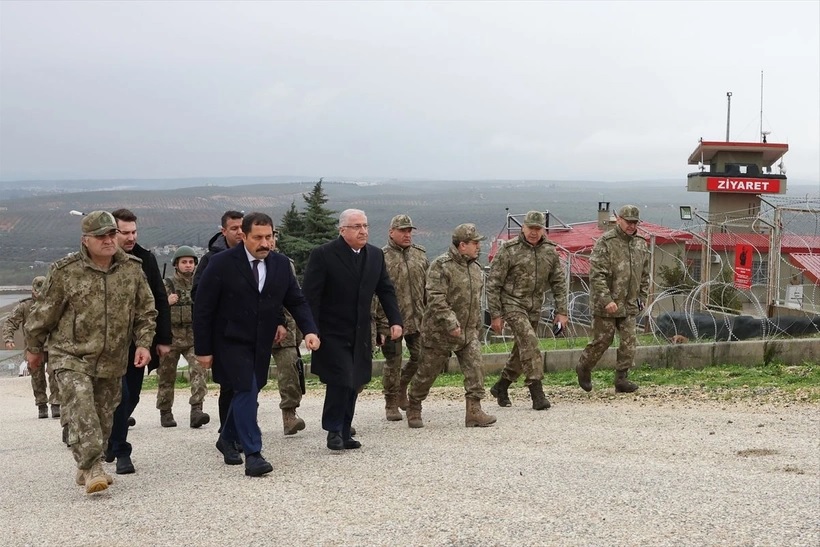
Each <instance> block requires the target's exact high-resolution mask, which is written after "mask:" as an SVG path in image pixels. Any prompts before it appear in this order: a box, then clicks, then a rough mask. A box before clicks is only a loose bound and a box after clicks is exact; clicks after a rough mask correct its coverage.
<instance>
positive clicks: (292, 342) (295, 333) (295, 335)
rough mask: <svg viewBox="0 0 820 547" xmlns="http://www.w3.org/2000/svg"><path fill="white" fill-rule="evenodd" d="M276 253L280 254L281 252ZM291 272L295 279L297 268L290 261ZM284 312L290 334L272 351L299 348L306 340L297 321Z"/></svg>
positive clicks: (286, 326) (274, 346) (275, 344)
mask: <svg viewBox="0 0 820 547" xmlns="http://www.w3.org/2000/svg"><path fill="white" fill-rule="evenodd" d="M274 252H277V253H278V252H279V251H274ZM288 260H290V259H288ZM290 271H292V272H293V275H294V277H295V276H296V266H294V265H293V260H291V261H290ZM282 312H283V313H284V314H285V328H286V329H288V334H287V336H285V337H284V338H283V339H282V341H281V342H279V343H278V344H277V343H276V342H274V343H273V347H272V348H271V349H279V348H296V347H299V344H301V343H302V339H303V338H304V336H302V331H300V330H299V327H297V326H296V321H295V320H294V319H293V316H292V315H291V314H290V313H289V312H288V310H286V309H285V308H282Z"/></svg>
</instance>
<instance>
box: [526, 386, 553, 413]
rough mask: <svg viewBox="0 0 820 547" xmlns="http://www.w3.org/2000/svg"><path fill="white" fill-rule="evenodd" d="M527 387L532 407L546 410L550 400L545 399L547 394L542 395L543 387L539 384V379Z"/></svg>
mask: <svg viewBox="0 0 820 547" xmlns="http://www.w3.org/2000/svg"><path fill="white" fill-rule="evenodd" d="M527 387H528V388H530V397H532V408H534V409H535V410H546V409H548V408H549V407H550V402H549V400H548V399H547V396H546V395H544V388H543V387H542V386H541V380H535V381H533V382H532V383H531V384H530V385H529V386H527Z"/></svg>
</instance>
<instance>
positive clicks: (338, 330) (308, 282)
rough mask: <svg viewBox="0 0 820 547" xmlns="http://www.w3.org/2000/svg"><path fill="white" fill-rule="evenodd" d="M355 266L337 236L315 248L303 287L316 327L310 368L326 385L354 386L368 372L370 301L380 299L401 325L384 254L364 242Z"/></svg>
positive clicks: (370, 359) (391, 319) (370, 367)
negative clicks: (316, 339) (315, 347)
mask: <svg viewBox="0 0 820 547" xmlns="http://www.w3.org/2000/svg"><path fill="white" fill-rule="evenodd" d="M362 253H363V254H364V256H363V259H362V260H361V264H360V265H359V266H358V267H357V265H356V259H355V255H354V253H353V250H352V249H351V248H350V247H349V246H348V244H347V243H346V242H345V240H344V239H342V237H341V236H340V237H339V238H337V239H336V240H334V241H331V242H329V243H325V244H324V245H321V246H319V247H317V248H315V249H314V250H313V251H312V252H311V253H310V258H309V259H308V263H307V267H306V268H305V278H304V283H302V288H303V290H304V292H305V296H306V297H307V299H308V302H309V303H310V309H311V310H312V311H313V317H314V319H315V320H316V324H317V326H318V327H319V333H320V337H321V340H322V345H321V346H320V347H319V349H318V350H317V351H314V352H313V355H312V357H311V361H310V371H311V372H312V373H313V374H316V375H317V376H319V379H320V380H322V382H324V383H325V384H332V385H340V386H346V387H353V388H358V387H359V386H362V385H364V384H366V383H368V382H369V381H370V379H371V377H372V372H373V348H372V345H373V342H372V339H371V335H370V304H371V301H372V300H373V295H374V294H375V295H376V296H378V298H379V302H381V304H382V307H383V308H384V313H385V315H386V316H387V320H388V323H389V324H390V325H401V324H402V320H401V313H400V312H399V306H398V303H397V302H396V290H395V288H394V287H393V283H391V282H390V277H389V276H388V274H387V268H386V266H385V264H384V253H383V252H382V250H381V249H379V248H378V247H376V246H374V245H366V246H365V247H364V248H363V249H362Z"/></svg>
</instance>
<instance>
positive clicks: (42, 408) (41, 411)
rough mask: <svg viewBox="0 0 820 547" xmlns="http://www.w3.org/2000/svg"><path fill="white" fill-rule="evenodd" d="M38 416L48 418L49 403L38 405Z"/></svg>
mask: <svg viewBox="0 0 820 547" xmlns="http://www.w3.org/2000/svg"><path fill="white" fill-rule="evenodd" d="M37 418H39V419H43V418H48V405H46V404H43V405H37Z"/></svg>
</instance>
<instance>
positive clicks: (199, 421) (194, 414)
mask: <svg viewBox="0 0 820 547" xmlns="http://www.w3.org/2000/svg"><path fill="white" fill-rule="evenodd" d="M210 421H211V417H210V416H209V415H208V414H206V413H205V412H202V403H199V404H197V405H191V427H192V428H194V429H197V428H200V427H202V426H203V425H205V424H207V423H208V422H210Z"/></svg>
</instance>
